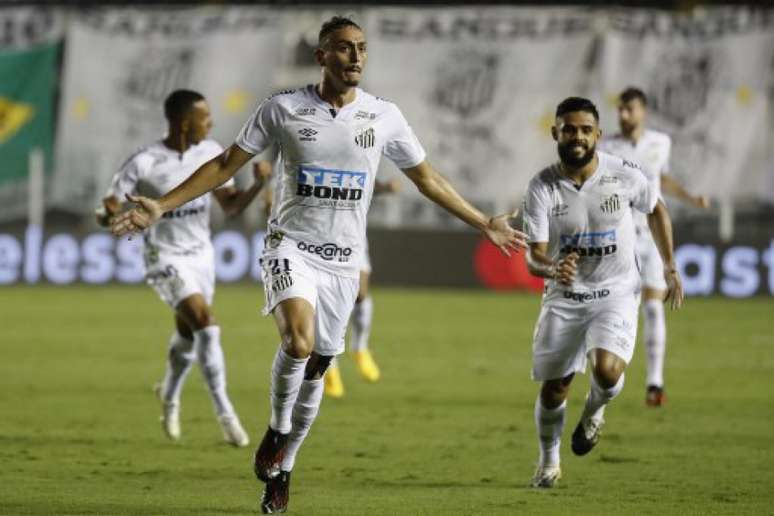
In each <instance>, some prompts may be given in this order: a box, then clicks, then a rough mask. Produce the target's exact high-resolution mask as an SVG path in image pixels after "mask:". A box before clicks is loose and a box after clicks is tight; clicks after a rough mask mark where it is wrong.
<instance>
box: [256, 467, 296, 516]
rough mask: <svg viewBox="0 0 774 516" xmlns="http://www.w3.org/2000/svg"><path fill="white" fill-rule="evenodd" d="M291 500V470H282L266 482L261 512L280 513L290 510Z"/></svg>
mask: <svg viewBox="0 0 774 516" xmlns="http://www.w3.org/2000/svg"><path fill="white" fill-rule="evenodd" d="M288 500H290V471H280V472H279V474H278V475H277V476H275V477H274V478H272V479H271V480H269V481H268V482H266V488H265V489H264V490H263V496H261V512H262V513H263V514H278V513H281V512H285V511H287V510H288Z"/></svg>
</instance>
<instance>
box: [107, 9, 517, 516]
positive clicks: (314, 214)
mask: <svg viewBox="0 0 774 516" xmlns="http://www.w3.org/2000/svg"><path fill="white" fill-rule="evenodd" d="M318 45H319V46H318V48H317V49H316V50H315V53H314V55H315V58H316V60H317V63H318V64H319V65H320V67H321V71H322V79H321V81H320V83H319V84H316V85H309V86H306V87H303V88H299V89H297V90H290V91H285V92H282V93H279V94H277V95H274V96H272V97H270V98H268V99H266V100H265V101H264V102H262V103H261V104H260V105H259V106H258V109H257V110H256V111H255V113H254V114H253V116H252V117H251V118H250V119H249V120H248V121H247V123H246V124H245V126H244V128H243V129H242V131H241V133H240V134H239V136H238V137H237V140H236V142H235V143H234V144H233V145H232V146H231V147H229V148H228V149H226V151H225V152H223V153H222V154H220V155H219V156H217V157H215V158H214V159H212V160H210V161H208V162H207V163H205V164H204V165H203V166H201V167H200V168H199V169H198V170H197V171H196V172H195V173H194V174H193V175H192V176H191V177H190V178H189V179H188V180H187V181H185V182H183V183H182V184H181V185H180V186H178V187H177V188H175V189H174V190H172V191H171V192H169V193H167V194H166V195H163V196H161V197H160V198H158V199H151V198H148V197H139V198H135V199H134V200H135V202H137V203H138V204H139V206H138V207H136V208H134V209H133V210H131V211H129V212H127V213H125V214H123V215H121V216H120V217H118V218H117V219H116V220H115V221H114V223H113V232H114V233H116V234H118V235H121V234H124V233H128V232H133V231H141V230H143V229H145V228H147V227H148V226H149V225H151V224H152V223H154V222H156V221H157V220H158V219H159V218H160V217H161V214H162V213H164V212H167V211H169V210H174V209H175V208H176V207H178V206H180V205H181V204H183V203H185V202H188V201H190V200H191V199H194V198H196V197H198V196H199V195H201V194H203V193H205V192H208V191H210V190H212V189H214V188H216V187H217V186H219V185H221V184H223V183H224V182H226V181H227V180H228V179H229V178H230V177H231V176H233V175H234V174H235V173H236V171H237V170H238V169H239V168H240V167H241V166H242V165H244V164H245V163H246V162H247V161H248V160H250V159H251V158H252V157H253V156H254V155H255V154H258V153H260V152H262V151H263V150H264V149H266V148H267V147H269V146H270V145H276V146H279V152H280V162H281V166H280V170H279V172H278V173H279V174H280V175H279V177H277V178H276V180H275V187H276V190H275V194H274V203H273V208H272V215H271V219H270V221H269V227H268V231H267V233H268V234H267V237H266V245H265V248H264V253H263V257H262V261H261V263H262V266H263V280H264V282H263V284H264V291H265V294H266V305H265V308H264V314H269V313H271V314H273V316H274V320H275V322H276V324H277V329H278V331H279V335H280V339H281V343H280V346H279V348H278V349H277V353H276V356H275V358H274V363H273V365H272V368H271V419H270V421H269V427H268V429H267V430H266V434H265V435H264V437H263V440H262V442H261V444H260V446H259V447H258V450H257V451H256V454H255V464H254V466H255V473H256V476H257V477H258V478H259V479H260V480H262V481H263V482H266V488H265V490H264V493H263V497H262V500H261V510H262V511H263V512H264V513H273V512H283V511H285V510H286V508H287V505H288V498H289V483H290V474H291V471H292V469H293V466H294V463H295V459H296V454H297V453H298V449H299V447H300V446H301V443H302V442H303V440H304V438H305V437H306V435H307V434H308V432H309V428H310V427H311V425H312V422H313V421H314V420H315V418H316V417H317V413H318V410H319V407H320V401H321V399H322V394H323V380H322V376H323V374H324V373H325V370H326V368H327V367H328V365H329V364H330V361H331V360H332V359H333V357H334V356H336V355H337V354H339V353H341V352H342V351H343V348H344V333H345V331H346V327H347V323H348V321H349V316H350V314H351V313H352V308H353V305H354V303H355V299H356V297H357V293H358V282H359V268H360V263H361V260H362V255H363V252H364V250H365V235H366V214H367V211H368V207H369V205H370V202H371V196H372V193H373V188H374V181H375V176H376V172H377V169H378V164H379V160H380V158H381V156H382V155H384V156H386V157H387V158H389V159H390V160H391V161H392V162H393V163H395V164H396V165H397V166H398V168H400V169H401V170H403V172H404V173H405V174H406V175H407V176H408V177H409V179H411V180H412V181H413V182H414V183H415V184H416V186H417V188H418V189H419V191H420V192H421V193H422V194H424V195H425V196H426V197H428V198H429V199H430V200H432V201H433V202H435V203H437V204H438V205H440V206H442V207H444V208H446V209H447V210H448V211H450V212H451V213H452V214H454V215H455V216H457V217H458V218H460V219H461V220H463V221H465V222H466V223H468V224H470V225H471V226H473V227H475V228H476V229H478V230H479V231H481V232H482V233H483V234H484V235H485V236H486V237H487V238H488V239H489V240H490V241H492V242H493V243H494V245H496V246H497V247H498V248H499V249H501V250H502V251H503V252H505V253H508V249H509V248H510V249H520V248H524V247H526V243H525V241H524V238H525V235H523V234H522V233H520V232H518V231H516V230H514V229H513V228H511V227H510V226H509V225H508V222H507V219H508V216H505V215H503V216H500V217H492V218H490V217H487V216H485V215H484V214H483V213H481V212H480V211H479V210H477V209H476V208H475V207H473V206H472V205H470V204H469V203H468V202H467V201H465V200H464V199H463V198H462V197H461V196H460V195H459V194H458V193H457V192H456V190H454V188H453V187H452V186H451V185H450V184H449V182H448V181H447V180H446V179H444V178H443V176H441V175H440V174H439V173H438V172H437V171H436V170H435V169H433V167H432V166H431V165H430V164H429V163H428V162H427V160H426V159H425V151H424V150H423V148H422V146H421V145H420V143H419V141H418V140H417V138H416V136H414V133H413V131H412V130H411V128H410V127H409V125H408V123H407V122H406V119H405V118H404V117H403V115H402V113H401V112H400V110H399V109H398V107H397V106H396V105H395V104H393V103H392V102H389V101H387V100H384V99H381V98H379V97H375V96H373V95H371V94H369V93H366V92H365V91H363V90H362V89H360V88H358V87H357V86H358V84H359V82H360V80H361V77H362V73H363V67H364V66H365V62H366V56H367V48H366V40H365V35H364V34H363V31H362V30H361V28H360V27H359V26H358V25H357V24H356V23H355V22H353V21H352V20H350V19H348V18H343V17H334V18H332V19H330V20H329V21H327V22H325V23H324V24H323V26H322V28H321V29H320V34H319V43H318Z"/></svg>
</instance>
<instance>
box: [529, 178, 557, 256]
mask: <svg viewBox="0 0 774 516" xmlns="http://www.w3.org/2000/svg"><path fill="white" fill-rule="evenodd" d="M549 205H550V203H549V202H548V193H547V192H546V189H545V188H544V187H543V185H542V184H541V183H539V182H538V181H535V180H533V181H531V182H530V184H529V187H527V194H526V195H525V196H524V201H523V203H522V212H523V213H522V218H523V220H524V232H525V233H526V234H527V241H528V242H530V243H534V242H548V237H549V232H548V210H549Z"/></svg>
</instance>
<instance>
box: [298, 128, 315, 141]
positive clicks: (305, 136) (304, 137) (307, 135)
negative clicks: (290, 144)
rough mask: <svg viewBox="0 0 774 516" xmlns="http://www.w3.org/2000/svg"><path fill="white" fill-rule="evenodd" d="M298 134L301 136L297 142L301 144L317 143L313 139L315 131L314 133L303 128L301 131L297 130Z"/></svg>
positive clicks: (309, 129)
mask: <svg viewBox="0 0 774 516" xmlns="http://www.w3.org/2000/svg"><path fill="white" fill-rule="evenodd" d="M298 134H300V135H301V138H299V140H301V141H302V142H316V141H317V138H315V137H314V136H315V135H316V134H317V131H315V130H314V129H311V128H309V127H304V128H303V129H299V130H298Z"/></svg>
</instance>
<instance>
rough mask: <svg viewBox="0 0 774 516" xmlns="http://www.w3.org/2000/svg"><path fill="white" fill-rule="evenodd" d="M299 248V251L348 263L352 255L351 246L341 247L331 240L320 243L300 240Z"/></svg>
mask: <svg viewBox="0 0 774 516" xmlns="http://www.w3.org/2000/svg"><path fill="white" fill-rule="evenodd" d="M298 249H299V251H303V252H305V253H309V254H313V255H315V256H319V257H320V258H322V259H323V260H325V261H327V262H330V261H334V260H335V261H337V262H342V263H346V262H348V261H349V257H350V255H352V248H351V247H339V246H337V245H336V244H334V243H330V242H329V243H326V244H319V245H317V244H309V243H307V242H299V243H298Z"/></svg>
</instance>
